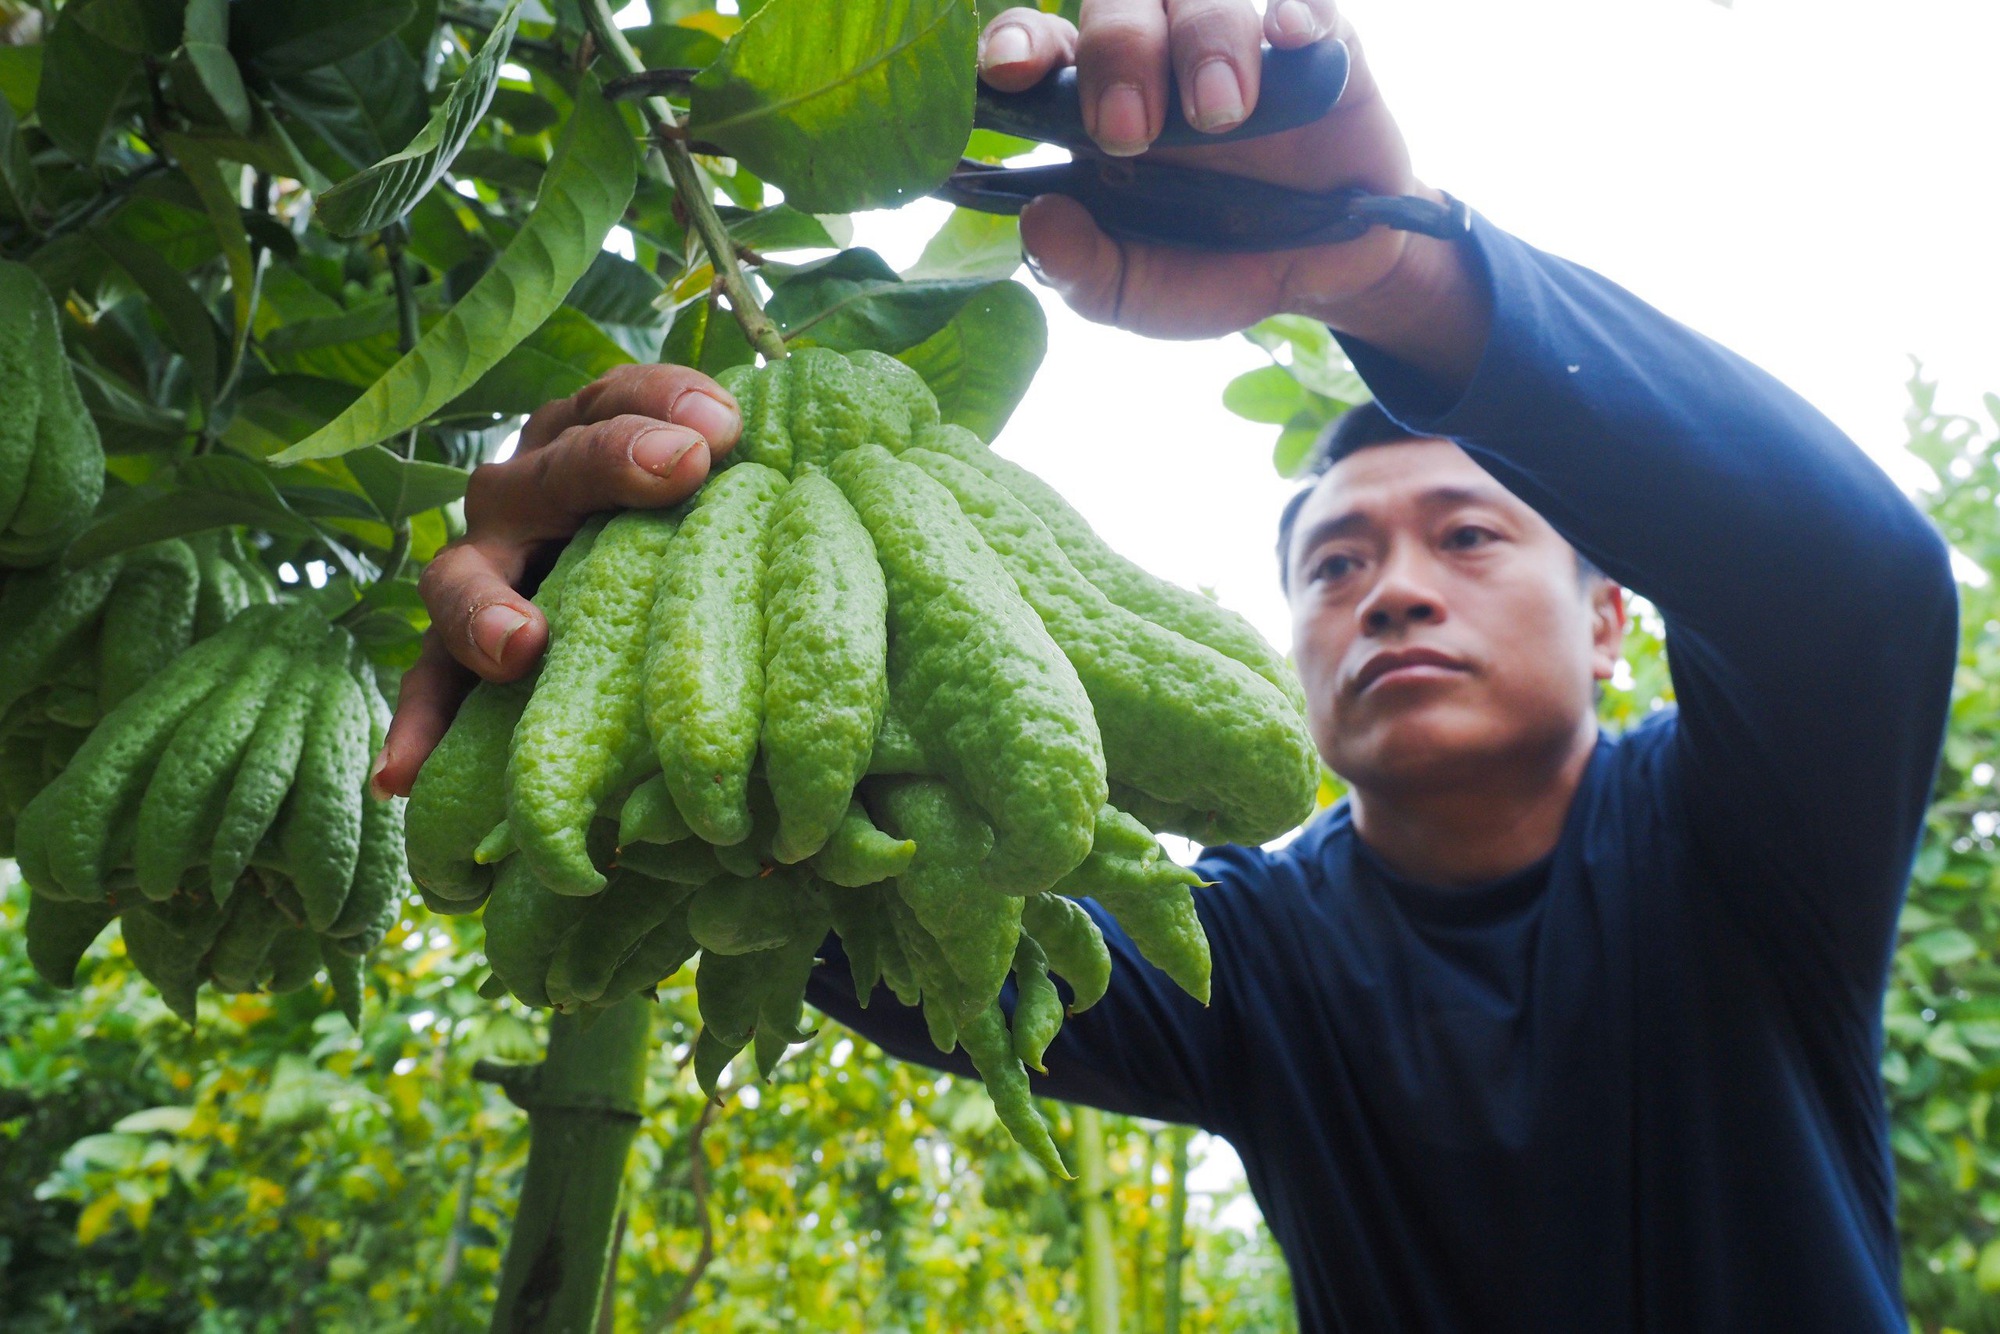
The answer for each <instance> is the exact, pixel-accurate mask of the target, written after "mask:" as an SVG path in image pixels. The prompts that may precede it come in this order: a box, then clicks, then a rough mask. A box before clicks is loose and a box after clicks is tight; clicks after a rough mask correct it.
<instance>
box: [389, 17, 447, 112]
mask: <svg viewBox="0 0 2000 1334" xmlns="http://www.w3.org/2000/svg"><path fill="white" fill-rule="evenodd" d="M438 8H439V6H438V0H416V12H415V13H413V14H411V15H410V21H409V22H408V23H405V24H404V25H403V26H402V27H400V28H398V29H397V30H396V40H397V41H399V42H401V43H402V44H403V49H404V50H406V51H408V52H409V53H410V59H412V60H414V61H416V62H417V72H418V74H419V75H420V76H421V78H422V80H423V85H424V88H425V89H426V90H428V89H431V88H435V87H436V86H437V72H438V55H439V52H440V50H441V49H442V48H441V43H440V42H439V38H438Z"/></svg>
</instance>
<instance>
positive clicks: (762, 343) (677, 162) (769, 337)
mask: <svg viewBox="0 0 2000 1334" xmlns="http://www.w3.org/2000/svg"><path fill="white" fill-rule="evenodd" d="M582 9H583V17H584V22H586V23H587V24H589V25H590V31H591V35H592V36H593V37H595V38H596V40H597V45H598V48H599V49H600V50H601V51H602V52H603V55H604V58H605V60H607V61H608V62H610V64H611V65H612V67H613V68H614V69H616V70H617V72H618V74H619V75H620V76H621V77H625V78H630V77H631V76H633V75H637V74H642V73H644V72H645V63H644V62H643V61H641V60H640V59H639V53H638V52H637V51H634V50H633V49H632V44H631V43H630V42H628V41H626V40H625V34H624V33H623V32H621V31H619V29H618V24H617V23H616V21H614V20H613V19H612V17H611V7H610V5H609V4H608V3H606V0H583V4H582ZM639 114H640V115H642V116H644V117H645V118H646V124H647V126H648V128H649V129H650V130H651V131H652V139H653V146H654V148H655V150H657V152H658V153H659V155H660V157H661V158H663V159H664V160H665V162H666V167H667V175H668V179H669V180H670V181H671V182H672V184H673V187H674V191H675V194H676V197H677V198H678V199H679V200H680V202H681V204H682V205H683V206H684V207H685V208H686V209H687V215H688V222H689V223H690V224H691V225H692V226H693V227H694V230H695V234H696V235H697V236H699V237H701V244H702V248H703V249H704V250H706V251H707V252H708V259H709V263H710V264H711V265H712V266H713V267H714V269H715V276H716V280H717V281H718V282H720V283H721V284H722V291H723V295H724V296H726V297H728V299H729V310H730V313H731V314H732V315H734V316H735V317H736V322H737V324H739V325H741V326H742V328H743V336H744V337H745V338H747V339H749V340H750V346H752V347H754V348H756V349H757V351H758V352H760V353H762V354H763V356H764V357H765V359H766V360H770V361H776V360H778V359H779V358H780V357H783V356H784V355H785V338H784V335H783V334H781V333H779V332H778V326H777V325H776V324H773V323H772V322H771V317H770V316H768V315H766V314H765V313H764V306H763V303H761V302H760V301H758V300H757V293H756V292H755V291H754V290H753V289H752V288H751V286H750V280H749V279H748V278H746V277H744V276H743V269H742V266H741V265H740V264H738V263H737V259H736V243H735V241H734V240H733V239H732V238H731V237H730V235H729V229H728V228H727V227H725V226H724V225H723V222H722V216H721V215H720V214H719V213H717V212H716V211H715V201H714V200H713V199H712V198H710V197H709V191H708V186H707V183H706V182H705V181H703V180H702V177H701V169H700V168H699V167H697V166H696V165H695V162H694V158H693V156H692V155H691V154H690V153H689V152H688V145H687V140H686V136H685V134H684V133H682V132H681V123H680V117H679V116H677V115H676V114H675V113H674V108H673V105H672V104H671V103H669V102H668V101H667V99H666V98H664V97H658V96H649V97H645V98H642V99H640V101H639ZM649 161H650V159H649Z"/></svg>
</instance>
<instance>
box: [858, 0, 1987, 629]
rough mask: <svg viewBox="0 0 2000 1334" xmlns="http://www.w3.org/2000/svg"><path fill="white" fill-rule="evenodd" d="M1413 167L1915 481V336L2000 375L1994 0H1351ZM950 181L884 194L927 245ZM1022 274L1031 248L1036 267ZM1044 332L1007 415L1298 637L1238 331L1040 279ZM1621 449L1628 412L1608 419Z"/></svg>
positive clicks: (1164, 552) (1012, 440) (1933, 354)
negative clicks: (1157, 316)
mask: <svg viewBox="0 0 2000 1334" xmlns="http://www.w3.org/2000/svg"><path fill="white" fill-rule="evenodd" d="M1347 12H1348V13H1349V14H1350V15H1351V16H1352V17H1353V18H1354V20H1355V22H1356V24H1357V26H1358V27H1359V28H1360V30H1361V32H1362V34H1363V36H1364V37H1365V39H1366V40H1367V42H1368V45H1369V53H1370V59H1371V60H1372V61H1373V63H1374V65H1375V67H1376V69H1377V71H1378V77H1379V78H1380V80H1381V82H1382V83H1383V85H1384V87H1385V89H1386V94H1387V96H1388V98H1389V100H1390V104H1391V106H1392V107H1393V108H1394V109H1395V111H1396V113H1397V115H1398V118H1399V119H1400V121H1401V123H1402V125H1403V127H1404V130H1405V134H1406V136H1407V137H1408V139H1409V141H1410V144H1411V149H1412V152H1413V154H1414V156H1415V160H1416V165H1417V171H1418V173H1419V174H1420V175H1421V176H1422V177H1423V178H1424V179H1425V180H1426V181H1428V182H1430V183H1432V184H1435V185H1438V186H1441V187H1443V188H1445V189H1448V190H1450V191H1452V193H1454V194H1456V195H1458V196H1459V197H1460V198H1462V199H1465V200H1466V201H1468V202H1469V203H1471V204H1472V205H1473V206H1474V207H1475V208H1478V209H1479V210H1481V211H1482V212H1483V213H1485V214H1486V216H1487V217H1489V218H1490V219H1492V220H1493V221H1494V222H1496V223H1498V224H1499V225H1501V226H1503V227H1505V228H1507V229H1508V230H1510V231H1512V232H1514V233H1515V234H1517V235H1519V236H1521V237H1523V238H1525V239H1527V240H1528V241H1530V242H1532V243H1534V244H1536V245H1538V246H1540V247H1542V248H1544V249H1547V250H1551V251H1554V252H1556V253H1558V254H1561V255H1564V256H1566V257H1568V258H1571V259H1574V260H1577V261H1579V262H1582V263H1585V264H1588V265H1590V266H1591V267H1593V268H1595V269H1597V270H1599V271H1600V272H1602V273H1604V274H1606V275H1608V276H1610V277H1612V278H1613V279H1615V280H1617V281H1618V282H1620V283H1622V284H1624V285H1625V286H1627V287H1629V288H1631V289H1632V290H1634V291H1635V292H1637V293H1638V294H1639V295H1641V296H1642V297H1644V298H1646V299H1648V300H1650V301H1652V302H1653V303H1654V304H1655V305H1657V306H1659V307H1661V308H1662V309H1664V310H1665V311H1667V312H1668V313H1669V314H1671V315H1674V316H1675V317H1677V318H1679V319H1681V320H1684V321H1685V322H1687V323H1689V324H1691V325H1693V326H1694V327H1696V328H1698V329H1700V330H1701V331H1703V332H1704V333H1707V334H1709V335H1711V336H1712V337H1715V338H1717V339H1719V340H1721V341H1722V342H1724V343H1726V344H1728V345H1730V346H1731V347H1734V348H1736V349H1737V350H1739V351H1741V352H1743V353H1745V354H1746V355H1748V356H1749V357H1751V358H1752V359H1753V360H1755V361H1757V362H1759V363H1760V364H1762V365H1763V366H1765V367H1767V368H1768V369H1770V370H1771V371H1773V372H1774V373H1776V374H1777V375H1778V376H1779V377H1780V378H1782V379H1784V380H1786V381H1787V382H1788V383H1790V384H1791V385H1792V386H1793V387H1795V388H1797V389H1798V390H1799V391H1800V392H1801V393H1803V394H1804V395H1805V396H1806V397H1807V398H1809V399H1811V400H1812V401H1813V402H1814V403H1816V404H1817V405H1818V406H1819V407H1820V408H1821V409H1822V410H1824V411H1825V412H1826V413H1827V414H1828V415H1830V416H1831V417H1832V418H1833V419H1834V420H1835V421H1837V422H1838V423H1839V424H1840V425H1841V426H1842V427H1844V428H1845V429H1846V430H1847V431H1848V432H1849V433H1850V434H1851V435H1853V436H1854V437H1855V438H1856V439H1857V440H1859V441H1860V442H1861V443H1862V445H1863V446H1864V447H1866V448H1868V449H1869V450H1870V451H1871V452H1872V453H1874V454H1875V455H1876V456H1877V457H1878V458H1880V459H1881V460H1882V461H1883V462H1884V465H1885V466H1888V467H1890V468H1891V470H1892V472H1894V473H1895V475H1896V476H1897V477H1898V479H1899V480H1901V481H1903V482H1904V483H1905V485H1911V484H1914V483H1916V482H1917V481H1918V480H1919V479H1921V477H1922V476H1923V473H1922V470H1921V469H1920V468H1912V467H1910V466H1909V465H1907V464H1905V463H1901V462H1900V461H1899V460H1898V459H1897V457H1896V456H1897V455H1898V453H1899V446H1900V444H1901V441H1902V438H1903V431H1902V425H1901V421H1902V411H1903V404H1904V393H1903V387H1902V386H1903V381H1904V379H1905V378H1906V376H1907V374H1908V366H1909V362H1908V357H1909V356H1911V355H1915V356H1918V357H1920V358H1922V359H1923V361H1924V362H1925V364H1926V366H1927V367H1928V368H1929V369H1930V371H1932V372H1933V373H1934V374H1936V375H1937V376H1938V377H1939V378H1941V379H1942V381H1943V383H1944V389H1945V401H1946V402H1947V404H1949V405H1954V406H1956V407H1958V408H1960V409H1961V410H1968V411H1969V410H1973V409H1975V408H1976V407H1977V404H1978V395H1979V394H1980V393H1981V392H1982V391H1985V390H1988V389H1992V390H1996V391H2000V246H1996V245H1995V240H1994V223H1995V218H1996V216H2000V209H1996V204H2000V111H1996V110H1995V107H1994V103H1993V100H1992V91H1991V89H1992V72H1991V66H1992V59H1993V53H1994V52H1995V51H1996V50H2000V6H1995V5H1991V4H1985V3H1971V2H1970V0H1966V2H1963V3H1943V2H1942V0H1935V2H1927V0H1904V2H1903V3H1900V4H1896V5H1879V4H1878V5H1869V6H1864V5H1861V4H1859V3H1841V2H1839V0H1738V3H1737V5H1736V6H1735V7H1734V8H1733V9H1725V8H1722V7H1720V6H1718V5H1715V4H1713V3H1710V2H1709V0H1514V2H1513V3H1508V4H1494V3H1492V0H1354V2H1353V3H1352V4H1350V5H1349V6H1348V7H1347ZM945 211H946V210H945V209H944V207H943V206H942V205H939V204H934V203H930V202H928V201H925V202H922V203H919V204H917V205H913V206H911V207H908V208H905V209H903V210H901V211H899V212H897V213H894V214H874V215H864V216H863V217H862V218H861V219H860V226H859V228H858V230H857V235H856V241H857V242H858V243H861V244H869V245H874V246H876V247H877V248H878V249H880V250H882V251H883V252H884V254H885V255H886V256H887V257H888V258H889V259H890V260H891V262H893V263H897V264H899V265H900V264H903V263H907V262H908V261H909V260H911V259H913V258H914V257H915V255H916V253H917V251H918V250H919V249H920V248H921V246H922V242H923V238H924V237H925V236H926V235H928V234H929V232H930V231H931V230H933V229H934V228H935V227H936V225H937V224H938V222H939V221H941V220H942V218H943V216H944V214H945ZM1024 276H1025V275H1024ZM1042 296H1043V298H1044V305H1045V307H1046V308H1047V310H1048V314H1049V326H1050V328H1049V334H1050V338H1049V357H1048V360H1047V362H1046V363H1045V364H1044V366H1043V368H1042V372H1041V374H1040V376H1039V377H1038V378H1037V379H1036V381H1035V384H1034V387H1033V389H1032V390H1031V391H1030V393H1029V396H1028V400H1027V402H1025V403H1024V404H1023V405H1022V406H1021V408H1020V410H1019V411H1018V412H1017V413H1016V415H1015V417H1014V420H1013V422H1012V423H1011V424H1010V425H1009V426H1008V427H1007V429H1006V430H1005V431H1004V432H1003V433H1002V435H1001V436H1000V438H999V440H998V441H997V442H996V444H997V447H998V448H999V449H1000V451H1001V452H1002V453H1005V454H1008V455H1009V456H1011V457H1013V458H1015V459H1018V460H1020V461H1021V462H1023V463H1025V464H1027V465H1028V466H1030V467H1032V468H1034V469H1035V470H1036V471H1038V472H1040V473H1041V474H1042V475H1043V476H1044V477H1046V478H1047V479H1048V480H1049V481H1051V482H1053V483H1054V484H1055V485H1056V486H1057V487H1059V488H1060V489H1061V490H1062V491H1063V493H1064V494H1065V495H1067V496H1068V497H1069V498H1070V499H1071V500H1072V502H1074V503H1075V504H1076V505H1078V506H1079V507H1080V508H1082V509H1083V510H1084V511H1085V512H1086V514H1088V516H1089V517H1090V519H1091V521H1092V522H1093V523H1094V524H1095V525H1096V526H1097V527H1098V529H1099V531H1101V532H1102V533H1103V534H1104V535H1105V536H1106V538H1107V539H1108V540H1110V541H1111V542H1112V544H1113V545H1115V546H1116V547H1118V548H1119V549H1120V550H1122V551H1124V552H1125V553H1126V554H1128V555H1130V556H1132V557H1133V558H1134V559H1136V560H1138V561H1140V562H1141V563H1142V564H1144V565H1146V566H1147V567H1148V568H1150V569H1152V570H1155V571H1157V572H1159V573H1161V574H1164V575H1167V576H1168V577H1170V578H1174V579H1177V580H1180V581H1181V582H1183V583H1188V584H1199V585H1207V586H1210V587H1213V588H1214V589H1215V590H1216V591H1217V592H1218V594H1219V595H1220V596H1221V598H1222V600H1223V601H1224V602H1226V603H1228V604H1229V605H1231V606H1234V607H1236V608H1237V609H1238V610H1240V611H1242V612H1244V613H1245V614H1247V615H1249V616H1250V617H1251V618H1252V619H1253V620H1255V621H1256V623H1257V624H1258V626H1259V627H1260V628H1261V629H1262V630H1263V631H1264V632H1265V634H1266V635H1267V636H1269V637H1270V638H1271V639H1272V640H1273V641H1274V642H1275V643H1277V644H1279V645H1280V646H1281V647H1282V646H1284V645H1285V644H1286V643H1287V642H1288V641H1289V627H1288V624H1287V621H1286V616H1285V609H1284V604H1283V602H1282V600H1281V599H1280V598H1279V596H1278V593H1277V588H1276V584H1275V576H1274V569H1275V566H1274V561H1273V557H1272V554H1271V532H1272V525H1273V522H1274V519H1275V517H1276V514H1277V511H1278V508H1279V506H1280V505H1281V504H1282V502H1283V499H1284V497H1285V495H1286V494H1287V493H1288V490H1289V487H1288V486H1287V484H1285V483H1283V482H1281V481H1280V480H1279V479H1278V478H1277V477H1276V475H1275V474H1274V473H1273V472H1272V470H1271V467H1270V463H1269V448H1270V444H1271V440H1272V436H1273V432H1272V430H1271V429H1270V428H1267V427H1262V426H1257V425H1253V424H1251V423H1248V422H1244V421H1241V420H1239V419H1237V418H1235V417H1233V416H1231V415H1230V414H1228V413H1227V412H1224V411H1223V409H1222V407H1221V403H1220V395H1221V391H1222V386H1223V385H1224V384H1225V383H1226V382H1227V381H1228V379H1229V378H1230V377H1231V376H1232V375H1234V374H1236V373H1237V372H1239V371H1242V370H1246V369H1249V368H1250V367H1252V366H1256V365H1260V364H1263V360H1264V357H1263V354H1262V353H1261V352H1259V351H1258V350H1257V349H1255V348H1253V347H1251V346H1250V345H1249V344H1247V343H1245V342H1244V341H1243V340H1242V339H1240V338H1231V339H1224V340H1220V341H1216V342H1204V343H1161V342H1151V341H1147V340H1144V339H1140V338H1136V337H1133V336H1131V335H1129V334H1124V333H1120V332H1117V331H1113V330H1107V329H1103V328H1099V327H1097V326H1094V325H1090V324H1088V323H1085V322H1084V321H1082V320H1081V319H1078V318H1077V317H1075V316H1073V315H1071V314H1070V313H1069V311H1068V310H1067V309H1066V308H1064V307H1063V306H1062V304H1061V302H1060V301H1058V300H1056V299H1055V298H1054V297H1053V296H1052V295H1051V294H1050V293H1047V292H1046V291H1044V292H1042ZM1606 448H1607V449H1615V448H1616V442H1615V441H1607V442H1606Z"/></svg>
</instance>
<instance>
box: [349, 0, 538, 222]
mask: <svg viewBox="0 0 2000 1334" xmlns="http://www.w3.org/2000/svg"><path fill="white" fill-rule="evenodd" d="M520 11H521V0H508V4H507V7H506V8H505V9H503V10H502V11H501V12H500V15H499V17H498V19H497V20H496V21H495V23H494V25H493V30H492V31H491V32H489V33H488V34H487V35H486V38H485V40H484V41H482V42H481V43H480V44H479V50H478V52H477V53H476V54H474V56H473V57H472V63H471V64H470V65H468V66H466V69H465V73H464V74H463V75H461V76H460V78H459V80H458V82H457V83H454V84H453V85H452V87H451V93H450V95H449V96H447V97H446V98H445V100H444V103H443V104H442V105H441V106H439V107H438V108H437V110H435V111H433V112H432V113H431V117H430V120H429V121H428V122H426V123H425V125H424V128H423V129H422V130H421V131H419V132H418V134H417V137H416V138H414V139H412V140H410V142H409V145H408V146H407V147H405V148H404V149H403V150H402V151H401V152H398V153H395V154H393V155H392V156H389V157H386V158H384V159H382V160H381V161H379V162H377V163H375V164H374V165H373V166H371V167H368V168H366V169H365V170H363V171H360V172H358V173H356V174H355V175H353V176H350V177H348V178H347V179H346V180H344V181H342V182H341V183H340V184H339V185H336V186H334V187H333V189H331V190H329V191H327V192H326V193H325V194H323V195H321V196H320V197H319V201H318V203H317V205H316V206H315V210H316V216H317V217H318V219H319V222H320V225H321V226H323V227H325V228H326V229H327V230H328V231H330V232H332V233H333V234H334V235H335V236H359V235H361V234H362V233H363V232H374V231H380V230H381V229H382V228H384V227H386V226H388V225H389V224H390V223H392V222H395V221H396V220H398V219H399V218H401V217H402V216H403V215H404V214H405V213H408V212H409V211H410V209H411V207H412V206H413V205H415V204H416V202H417V201H418V200H419V199H421V198H423V197H424V195H425V194H426V193H428V192H429V190H430V188H431V187H432V186H433V185H436V184H437V182H438V179H439V178H440V177H441V176H443V175H444V173H445V169H446V168H447V167H449V166H450V165H451V161H452V159H453V158H455V157H457V156H458V152H459V150H460V149H462V148H464V147H465V141H466V140H467V139H468V138H470V137H471V135H472V131H473V129H474V128H475V127H476V126H477V125H478V124H479V118H480V117H481V116H483V115H485V114H486V108H487V105H488V104H489V103H491V102H492V100H493V87H494V85H495V84H497V83H498V82H499V81H500V66H501V64H502V63H504V62H505V60H506V59H507V48H508V47H509V46H510V45H511V44H512V43H513V40H514V29H515V26H516V25H517V24H518V23H519V22H520Z"/></svg>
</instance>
